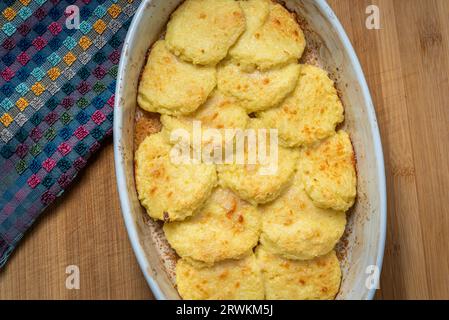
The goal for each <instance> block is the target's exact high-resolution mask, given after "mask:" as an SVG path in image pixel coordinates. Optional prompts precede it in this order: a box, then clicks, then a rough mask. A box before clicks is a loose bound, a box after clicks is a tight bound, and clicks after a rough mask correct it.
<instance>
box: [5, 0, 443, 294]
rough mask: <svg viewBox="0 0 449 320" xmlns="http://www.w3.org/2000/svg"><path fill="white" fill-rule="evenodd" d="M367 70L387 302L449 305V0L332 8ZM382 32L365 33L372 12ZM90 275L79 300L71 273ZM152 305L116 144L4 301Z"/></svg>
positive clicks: (14, 263) (39, 240) (70, 199)
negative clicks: (380, 178) (384, 187)
mask: <svg viewBox="0 0 449 320" xmlns="http://www.w3.org/2000/svg"><path fill="white" fill-rule="evenodd" d="M329 3H330V5H331V6H332V8H333V9H334V10H335V13H336V14H337V16H338V17H339V18H340V21H341V22H342V24H343V26H344V27H345V29H346V31H347V33H348V36H349V38H350V39H351V41H352V43H353V45H354V47H355V49H356V51H357V54H358V56H359V58H360V61H361V64H362V66H363V69H364V71H365V75H366V77H367V80H368V83H369V86H370V89H371V93H372V95H373V99H374V104H375V106H376V111H377V115H378V119H379V124H380V129H381V135H382V140H383V146H384V152H385V161H386V173H387V183H388V236H387V247H386V252H385V262H384V267H383V272H382V279H381V289H380V291H379V292H378V294H377V298H379V299H428V298H431V299H449V249H448V244H449V80H448V75H449V1H448V0H434V1H421V0H375V1H366V0H331V1H329ZM371 4H375V5H378V6H379V8H380V13H381V29H380V30H368V29H366V27H365V19H366V17H367V15H366V13H365V10H366V7H367V6H368V5H371ZM68 265H78V266H79V268H80V276H81V288H80V290H67V289H66V287H65V281H66V276H67V275H66V274H65V270H66V267H67V266H68ZM8 298H10V299H151V298H152V294H151V292H150V290H149V289H148V287H147V285H146V282H145V280H144V278H143V276H142V274H141V272H140V270H139V268H138V266H137V262H136V259H135V257H134V254H133V252H132V249H131V246H130V244H129V241H128V237H127V234H126V230H125V227H124V224H123V221H122V218H121V214H120V206H119V201H118V194H117V190H116V184H115V175H114V164H113V149H112V145H111V141H109V143H108V145H107V146H106V147H105V148H104V149H103V150H102V151H101V152H100V153H99V154H98V155H97V156H96V157H95V158H94V159H93V160H92V163H91V165H90V166H89V167H88V168H87V169H86V170H85V171H84V173H83V174H82V175H81V176H80V177H79V178H78V179H77V181H76V183H75V185H74V186H73V187H72V188H71V189H70V191H69V192H67V194H65V195H64V196H63V198H62V199H60V200H59V201H58V202H57V203H56V204H55V205H53V206H52V207H51V209H49V210H48V211H47V212H46V213H45V214H43V215H42V217H41V218H40V219H39V221H38V223H36V225H35V226H34V228H33V229H32V230H31V232H29V233H28V234H27V235H26V237H25V239H24V240H23V241H22V243H21V244H20V246H19V248H18V249H17V250H16V252H15V253H14V254H13V256H12V257H11V259H10V261H9V263H8V265H7V266H6V268H5V269H4V270H3V271H0V300H1V299H8Z"/></svg>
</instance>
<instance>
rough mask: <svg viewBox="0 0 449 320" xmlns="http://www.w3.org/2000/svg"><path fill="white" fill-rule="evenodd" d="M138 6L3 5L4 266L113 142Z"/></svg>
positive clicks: (0, 218) (32, 0) (0, 224)
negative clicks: (123, 58) (123, 63)
mask: <svg viewBox="0 0 449 320" xmlns="http://www.w3.org/2000/svg"><path fill="white" fill-rule="evenodd" d="M138 5H139V0H97V1H94V0H79V1H75V0H73V1H70V0H20V1H11V0H2V1H1V2H0V170H1V171H0V174H1V175H0V268H1V267H2V266H4V264H5V263H6V261H7V259H8V256H9V255H10V254H11V252H12V250H13V249H14V247H15V246H16V245H17V243H18V242H19V241H20V239H21V238H22V236H23V234H24V233H25V232H26V231H27V229H28V228H29V227H30V226H31V225H32V224H33V222H34V221H35V220H36V218H37V217H38V216H39V215H40V214H41V212H42V211H43V210H44V209H45V208H46V207H47V206H48V205H50V204H51V203H52V202H53V201H55V199H56V198H57V197H59V196H60V195H61V194H62V193H63V192H64V190H65V189H67V187H68V186H69V185H70V183H71V182H72V181H73V179H74V178H75V177H76V175H77V174H78V172H79V171H80V170H81V169H82V168H83V167H85V166H86V164H87V162H88V160H89V158H90V156H91V155H92V154H93V153H95V151H97V150H98V149H99V147H100V145H101V143H102V141H103V140H104V139H105V137H107V136H109V135H111V134H112V119H113V105H114V91H115V83H116V76H117V70H118V63H119V59H120V52H121V46H122V43H123V40H124V39H125V35H126V31H127V29H128V26H129V24H130V22H131V18H132V16H133V14H134V12H135V11H136V9H137V7H138Z"/></svg>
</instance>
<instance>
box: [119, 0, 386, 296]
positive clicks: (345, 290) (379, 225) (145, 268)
mask: <svg viewBox="0 0 449 320" xmlns="http://www.w3.org/2000/svg"><path fill="white" fill-rule="evenodd" d="M181 2H182V0H144V1H142V4H141V5H140V7H139V9H138V11H137V13H136V15H135V17H134V20H133V22H132V24H131V26H130V29H129V32H128V36H127V37H126V40H125V43H124V48H123V55H122V60H121V63H120V70H119V75H118V82H117V91H116V100H115V113H114V152H115V166H116V175H117V184H118V190H119V194H120V201H121V207H122V212H123V217H124V220H125V224H126V228H127V230H128V234H129V238H130V240H131V244H132V247H133V249H134V252H135V254H136V256H137V260H138V261H139V264H140V267H141V269H142V272H143V274H144V275H145V278H146V280H147V282H148V284H149V286H150V287H151V289H152V291H153V293H154V295H155V297H156V298H157V299H179V295H178V293H177V291H176V289H175V288H174V286H173V273H172V264H171V263H172V262H171V261H170V259H167V257H168V256H170V254H169V253H167V250H168V249H167V246H166V244H164V243H163V240H161V238H162V237H161V235H160V232H159V231H160V230H159V229H160V228H159V227H158V225H157V224H154V223H151V222H150V223H149V222H148V219H146V218H145V213H144V210H143V209H142V208H141V206H140V204H139V201H138V199H137V193H136V189H135V183H134V166H133V152H134V146H133V140H134V139H133V135H134V117H135V112H136V96H137V85H138V81H139V76H140V72H141V69H142V66H143V64H144V63H145V59H146V55H147V51H148V49H149V48H150V46H151V45H152V44H153V43H154V42H155V41H156V40H157V39H158V38H159V37H160V34H161V32H162V31H163V30H164V27H165V25H166V23H167V21H168V19H169V16H170V14H171V13H172V12H173V11H174V10H175V9H176V7H177V6H178V5H179V4H180V3H181ZM285 5H286V6H287V8H289V9H290V10H292V11H295V12H296V13H297V14H298V16H300V17H301V18H303V19H304V20H305V21H306V22H307V25H308V29H310V30H308V33H306V35H307V34H308V36H309V37H311V39H312V40H313V43H314V45H317V46H318V47H319V50H318V53H319V59H320V61H321V62H322V64H323V66H324V67H325V68H326V69H327V70H328V71H329V72H330V73H331V75H333V76H334V78H335V80H336V82H337V87H338V89H339V91H340V93H341V96H342V100H343V103H344V105H345V108H346V121H345V125H344V127H345V129H346V130H348V131H349V132H350V134H351V138H352V140H353V144H354V148H355V150H356V154H357V163H358V164H357V169H358V178H359V185H358V195H359V196H358V201H357V204H356V206H355V208H354V210H353V212H352V214H351V216H350V219H349V227H348V230H349V232H348V234H347V238H346V241H345V243H346V244H345V248H344V250H343V251H344V252H345V254H344V255H343V260H342V268H343V282H342V287H341V290H340V293H339V295H338V297H337V299H351V300H353V299H372V298H373V297H374V294H375V288H372V287H371V286H369V285H367V284H369V283H370V278H369V277H370V276H371V277H372V276H373V275H374V276H375V275H376V274H377V273H376V269H375V268H377V272H380V269H381V266H382V259H383V253H384V244H385V235H386V214H387V212H386V187H385V171H384V160H383V153H382V145H381V141H380V135H379V129H378V125H377V120H376V114H375V111H374V107H373V104H372V100H371V96H370V93H369V89H368V86H367V84H366V80H365V77H364V75H363V71H362V69H361V66H360V63H359V61H358V59H357V56H356V54H355V52H354V49H353V48H352V45H351V43H350V41H349V39H348V37H347V36H346V33H345V31H344V30H343V27H342V26H341V24H340V22H339V21H338V19H337V17H336V16H335V14H334V13H333V12H332V10H331V8H330V7H329V6H328V4H327V3H326V1H324V0H287V1H285ZM373 266H374V267H375V268H373Z"/></svg>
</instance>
